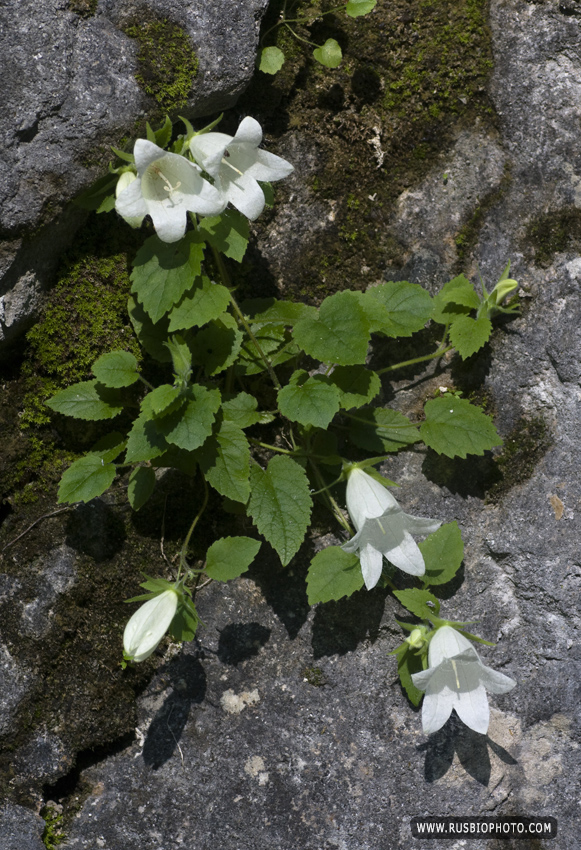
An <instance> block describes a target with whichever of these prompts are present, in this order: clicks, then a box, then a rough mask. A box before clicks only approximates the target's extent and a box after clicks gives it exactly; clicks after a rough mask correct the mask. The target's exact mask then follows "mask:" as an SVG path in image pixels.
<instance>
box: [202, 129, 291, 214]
mask: <svg viewBox="0 0 581 850" xmlns="http://www.w3.org/2000/svg"><path fill="white" fill-rule="evenodd" d="M261 142H262V127H261V126H260V124H259V123H258V121H256V120H255V119H254V118H250V117H248V118H244V119H243V120H242V121H241V122H240V126H239V127H238V130H237V131H236V135H235V136H228V135H226V134H225V133H201V134H200V135H199V136H194V137H193V138H192V139H191V141H190V150H191V152H192V155H193V157H194V159H195V160H196V162H197V163H199V165H200V166H201V167H202V168H203V169H204V171H207V172H208V174H210V175H211V176H212V177H213V178H214V181H215V183H216V186H217V188H218V189H219V190H220V191H221V192H222V193H223V195H224V196H225V197H226V199H227V200H228V201H229V202H230V203H231V204H232V206H234V207H236V209H238V210H240V212H241V213H243V214H244V215H245V216H246V217H247V218H249V219H251V220H252V221H253V220H254V219H255V218H258V216H259V215H260V213H261V212H262V210H263V209H264V204H265V198H264V192H263V191H262V189H261V188H260V186H259V185H258V183H257V181H258V180H262V181H265V182H272V181H274V180H282V178H283V177H288V175H289V174H290V173H291V171H293V170H294V169H293V166H292V165H291V164H290V162H287V161H286V160H285V159H282V157H280V156H275V154H273V153H268V151H261V150H259V148H258V146H259V144H260V143H261Z"/></svg>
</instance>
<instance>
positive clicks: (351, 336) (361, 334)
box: [293, 291, 370, 366]
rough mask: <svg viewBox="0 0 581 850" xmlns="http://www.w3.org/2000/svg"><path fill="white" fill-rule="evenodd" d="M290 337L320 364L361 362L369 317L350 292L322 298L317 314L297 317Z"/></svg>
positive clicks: (354, 363)
mask: <svg viewBox="0 0 581 850" xmlns="http://www.w3.org/2000/svg"><path fill="white" fill-rule="evenodd" d="M293 336H294V338H295V340H296V341H297V343H298V344H299V345H300V347H301V348H302V349H303V350H304V351H305V352H306V353H307V354H309V355H310V356H311V357H314V358H315V359H316V360H321V361H322V362H323V363H336V364H338V365H340V366H353V365H356V364H359V363H364V362H365V358H366V356H367V346H368V343H369V338H370V332H369V320H368V319H367V317H366V315H365V312H364V310H363V308H362V307H361V306H360V304H359V299H358V298H357V295H356V294H355V293H353V292H349V291H346V292H336V293H335V294H334V295H329V297H328V298H325V300H324V301H323V303H322V304H321V307H320V309H319V314H318V316H317V317H310V316H309V317H306V318H304V319H300V320H299V321H298V322H297V324H296V325H295V327H294V330H293Z"/></svg>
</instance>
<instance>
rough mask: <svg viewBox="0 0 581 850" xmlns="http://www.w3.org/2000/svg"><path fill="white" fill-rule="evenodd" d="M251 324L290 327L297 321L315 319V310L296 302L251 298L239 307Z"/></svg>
mask: <svg viewBox="0 0 581 850" xmlns="http://www.w3.org/2000/svg"><path fill="white" fill-rule="evenodd" d="M240 308H241V310H242V311H243V312H244V314H245V315H246V316H248V317H249V318H250V319H251V320H252V321H253V322H257V323H259V324H264V323H266V322H274V324H283V325H288V326H290V327H292V326H293V325H295V324H296V323H297V322H298V321H299V319H306V318H308V317H310V318H315V319H316V318H317V308H316V307H311V306H310V305H309V304H301V303H300V302H298V301H279V299H278V298H251V299H249V300H248V301H244V302H243V303H242V304H241V305H240Z"/></svg>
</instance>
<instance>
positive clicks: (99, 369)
mask: <svg viewBox="0 0 581 850" xmlns="http://www.w3.org/2000/svg"><path fill="white" fill-rule="evenodd" d="M93 375H95V377H96V378H97V380H98V381H100V382H101V383H102V384H104V385H105V386H106V387H129V386H131V384H134V383H135V381H137V380H138V379H139V375H138V373H137V359H136V358H135V357H134V355H133V354H130V353H129V352H128V351H110V352H108V353H107V354H103V355H101V357H99V359H98V360H96V361H95V363H93Z"/></svg>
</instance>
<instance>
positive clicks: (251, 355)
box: [236, 323, 293, 375]
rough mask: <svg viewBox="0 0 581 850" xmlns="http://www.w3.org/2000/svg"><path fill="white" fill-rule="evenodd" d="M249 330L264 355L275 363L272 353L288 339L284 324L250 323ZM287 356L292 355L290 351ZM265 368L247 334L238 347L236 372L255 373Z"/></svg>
mask: <svg viewBox="0 0 581 850" xmlns="http://www.w3.org/2000/svg"><path fill="white" fill-rule="evenodd" d="M250 330H251V331H252V333H253V335H254V339H255V340H256V341H257V343H258V344H259V346H260V349H261V351H262V353H263V354H264V355H265V357H268V358H270V360H271V363H273V365H276V363H275V358H274V357H273V353H274V352H275V351H277V350H278V349H279V348H281V346H283V345H285V344H286V343H287V342H288V339H289V337H288V336H287V330H286V327H285V325H283V324H278V325H276V324H270V323H266V324H264V325H263V324H252V325H251V326H250ZM289 356H293V354H292V352H291V353H290V354H289ZM265 370H266V366H265V364H264V361H263V360H262V357H261V356H260V354H259V353H258V350H257V348H256V346H255V344H254V341H253V340H252V339H250V338H249V337H248V336H247V337H246V338H245V339H244V342H243V343H242V348H241V349H240V357H239V358H238V362H237V363H236V374H237V375H257V374H259V373H260V372H264V371H265Z"/></svg>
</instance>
